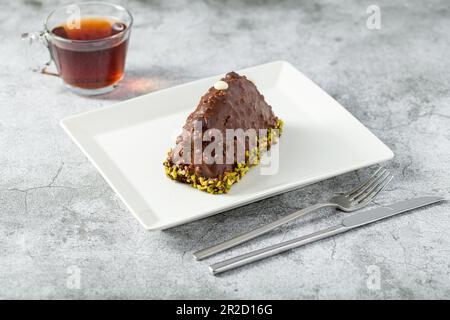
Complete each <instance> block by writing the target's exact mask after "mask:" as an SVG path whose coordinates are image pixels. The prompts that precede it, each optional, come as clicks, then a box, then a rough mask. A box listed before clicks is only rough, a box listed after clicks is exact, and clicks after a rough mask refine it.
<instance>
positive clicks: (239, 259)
mask: <svg viewBox="0 0 450 320" xmlns="http://www.w3.org/2000/svg"><path fill="white" fill-rule="evenodd" d="M444 200H446V199H445V198H443V197H437V196H425V197H418V198H413V199H409V200H404V201H400V202H396V203H394V204H391V205H389V206H383V207H379V208H375V209H371V210H366V211H364V212H361V213H356V214H354V215H351V216H349V217H346V218H344V219H343V220H342V222H341V223H340V224H338V225H335V226H333V227H329V228H326V229H323V230H320V231H317V232H314V233H311V234H308V235H305V236H302V237H299V238H295V239H292V240H288V241H284V242H281V243H278V244H275V245H272V246H269V247H266V248H262V249H258V250H254V251H251V252H248V253H245V254H242V255H239V256H236V257H234V258H231V259H227V260H224V261H221V262H217V263H214V264H212V265H210V266H209V268H210V270H211V272H212V273H213V274H215V275H216V274H219V273H222V272H224V271H228V270H231V269H234V268H237V267H241V266H244V265H247V264H249V263H252V262H254V261H258V260H261V259H264V258H267V257H271V256H273V255H276V254H278V253H281V252H285V251H288V250H291V249H294V248H298V247H300V246H303V245H306V244H308V243H312V242H315V241H318V240H322V239H325V238H328V237H331V236H334V235H337V234H340V233H344V232H347V231H349V230H352V229H356V228H358V227H361V226H364V225H367V224H370V223H373V222H376V221H379V220H382V219H386V218H389V217H392V216H395V215H397V214H400V213H404V212H407V211H410V210H413V209H417V208H420V207H424V206H426V205H430V204H433V203H436V202H440V201H444Z"/></svg>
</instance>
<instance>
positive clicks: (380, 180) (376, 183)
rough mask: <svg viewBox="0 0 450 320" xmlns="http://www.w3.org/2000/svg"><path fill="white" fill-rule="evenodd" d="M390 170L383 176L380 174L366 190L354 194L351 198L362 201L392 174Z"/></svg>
mask: <svg viewBox="0 0 450 320" xmlns="http://www.w3.org/2000/svg"><path fill="white" fill-rule="evenodd" d="M390 174H391V173H390V172H389V170H386V171H385V172H384V173H383V174H382V175H381V176H379V177H378V178H377V179H376V180H374V181H372V183H370V185H368V186H367V187H366V188H365V189H364V190H361V191H359V192H358V193H357V194H356V195H354V196H353V197H352V198H350V200H352V201H356V202H360V201H362V200H363V199H364V198H365V197H366V196H367V195H368V194H369V193H371V192H372V191H373V190H375V189H376V188H377V187H378V186H379V185H380V184H382V183H383V181H384V180H386V178H388V177H389V176H390Z"/></svg>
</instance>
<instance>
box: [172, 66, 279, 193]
mask: <svg viewBox="0 0 450 320" xmlns="http://www.w3.org/2000/svg"><path fill="white" fill-rule="evenodd" d="M282 126H283V122H282V121H281V120H280V119H278V118H277V117H276V116H275V115H274V113H273V111H272V107H271V106H270V105H268V104H267V103H266V101H265V100H264V96H263V95H262V94H261V93H259V91H258V89H257V88H256V86H255V85H254V84H253V82H251V81H250V80H248V79H247V78H246V77H245V76H240V75H238V74H237V73H235V72H230V73H228V74H227V75H226V76H225V77H224V78H222V79H221V80H220V81H218V82H216V83H215V84H214V86H213V87H211V88H210V89H209V90H208V92H207V93H206V94H205V95H204V96H203V97H202V98H201V99H200V102H199V104H198V106H197V108H196V109H195V111H194V112H192V113H191V114H190V115H189V116H188V118H187V120H186V124H185V125H184V126H183V132H182V134H180V135H179V136H178V138H177V141H176V146H175V148H174V149H171V150H170V151H169V153H168V157H167V160H166V161H165V162H164V166H165V172H166V175H167V176H168V177H169V178H171V179H173V180H177V181H180V182H183V183H188V184H190V185H191V186H193V187H194V188H197V189H199V190H203V191H206V192H209V193H213V194H220V193H226V192H228V190H229V189H230V187H231V186H232V185H233V184H234V183H236V182H237V181H239V179H240V178H242V177H243V176H244V175H245V174H246V173H247V171H248V170H249V167H251V166H253V165H256V164H258V163H259V159H260V154H261V152H262V151H264V150H265V149H267V148H270V145H271V144H273V143H276V140H277V139H276V138H277V137H278V136H279V135H280V134H281V130H282ZM243 132H244V133H245V134H244V138H243V139H242V133H243ZM233 133H234V135H233ZM252 133H256V135H252Z"/></svg>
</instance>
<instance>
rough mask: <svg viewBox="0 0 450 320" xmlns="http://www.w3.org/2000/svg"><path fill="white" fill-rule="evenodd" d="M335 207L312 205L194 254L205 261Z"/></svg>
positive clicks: (320, 204) (332, 205)
mask: <svg viewBox="0 0 450 320" xmlns="http://www.w3.org/2000/svg"><path fill="white" fill-rule="evenodd" d="M335 206H336V205H335V204H333V203H318V204H315V205H312V206H310V207H307V208H304V209H302V210H299V211H296V212H293V213H291V214H288V215H287V216H285V217H283V218H280V219H278V220H275V221H274V222H271V223H269V224H266V225H263V226H261V227H259V228H256V229H253V230H251V231H249V232H246V233H243V234H241V235H239V236H237V237H234V238H231V239H229V240H227V241H224V242H221V243H218V244H216V245H213V246H211V247H209V248H205V249H202V250H200V251H197V252H194V257H195V259H197V260H202V259H205V258H207V257H210V256H212V255H214V254H216V253H219V252H222V251H225V250H227V249H229V248H232V247H235V246H237V245H239V244H241V243H244V242H246V241H249V240H251V239H254V238H256V237H258V236H260V235H262V234H264V233H267V232H269V231H271V230H273V229H275V228H278V227H279V226H281V225H283V224H285V223H288V222H290V221H292V220H295V219H297V218H300V217H303V216H304V215H306V214H308V213H310V212H312V211H315V210H318V209H320V208H325V207H335Z"/></svg>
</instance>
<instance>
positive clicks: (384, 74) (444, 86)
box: [0, 0, 450, 299]
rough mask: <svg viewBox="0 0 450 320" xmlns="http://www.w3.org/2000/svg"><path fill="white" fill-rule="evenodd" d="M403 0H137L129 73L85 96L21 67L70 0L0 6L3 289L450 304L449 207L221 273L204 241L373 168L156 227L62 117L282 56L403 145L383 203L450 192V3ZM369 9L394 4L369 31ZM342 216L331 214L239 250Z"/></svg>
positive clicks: (70, 294) (48, 294) (6, 293)
mask: <svg viewBox="0 0 450 320" xmlns="http://www.w3.org/2000/svg"><path fill="white" fill-rule="evenodd" d="M399 2H400V1H398V2H396V3H395V4H394V3H392V2H391V1H376V2H374V1H345V4H343V3H342V4H338V3H337V2H336V1H316V2H314V3H313V2H312V1H302V2H300V1H283V2H276V1H252V2H245V3H244V2H239V1H231V0H230V1H212V0H209V1H200V2H194V1H187V0H186V1H170V2H169V1H148V2H146V1H139V2H138V1H130V2H129V3H127V6H128V7H129V8H130V9H131V11H132V12H133V13H134V15H135V20H136V24H135V27H134V30H133V32H132V39H131V45H130V50H129V57H128V64H127V68H128V72H127V77H126V79H125V80H124V83H123V85H122V86H121V87H120V88H119V89H117V90H116V91H115V92H113V93H111V94H109V95H107V96H104V97H101V98H85V97H80V96H76V95H74V94H72V93H70V92H68V91H67V90H66V89H65V88H64V87H63V86H62V85H61V83H60V80H59V79H58V78H56V77H50V76H43V75H39V74H33V73H30V72H27V70H26V68H25V66H24V64H25V63H24V60H23V56H22V49H23V44H22V43H20V40H19V38H20V37H19V36H20V33H21V32H24V31H30V30H31V31H32V30H37V29H39V28H40V26H41V21H42V19H43V18H44V17H45V15H46V13H48V12H49V11H50V10H51V9H52V8H54V7H55V5H57V2H41V1H39V0H25V1H6V0H0V43H1V47H0V61H1V68H0V298H275V299H276V298H313V299H316V298H364V299H367V298H369V299H370V298H376V299H379V298H406V299H411V298H450V274H449V267H450V233H449V230H450V210H449V209H450V203H444V204H441V205H437V206H433V207H428V208H426V209H424V210H420V211H416V212H413V213H411V214H408V215H403V216H400V217H398V218H395V219H391V220H389V221H385V222H382V223H378V224H376V225H372V226H370V227H366V228H362V229H360V230H358V231H356V232H352V233H348V234H346V235H342V236H339V237H336V238H334V239H331V240H326V241H322V242H320V243H317V244H314V245H310V246H308V247H305V248H303V249H299V250H295V251H292V252H288V253H285V254H282V255H279V256H277V257H274V258H272V259H268V260H265V261H263V262H261V263H258V264H254V265H252V266H249V267H245V268H242V269H240V270H236V271H233V272H230V273H227V274H224V275H222V276H219V277H213V276H211V275H210V274H209V273H208V269H207V263H205V262H201V263H199V262H195V261H194V260H193V259H192V257H191V253H192V251H193V250H195V249H199V248H202V247H204V246H206V245H209V244H211V243H213V242H216V241H218V240H224V239H226V238H227V237H228V236H229V235H230V231H229V230H233V232H238V231H244V230H248V229H249V228H251V227H252V226H256V225H259V224H261V223H263V222H269V221H272V220H274V219H276V218H277V217H280V216H282V215H285V214H287V213H289V212H291V211H293V210H295V209H297V208H302V207H304V206H307V205H309V204H313V203H315V202H316V201H318V200H323V199H326V198H328V197H329V196H331V195H332V194H333V193H334V192H336V191H343V190H346V189H348V188H350V186H353V185H354V184H355V183H357V181H358V180H359V179H363V178H364V177H365V176H366V175H367V174H368V171H369V170H361V171H358V172H354V173H349V174H346V175H344V176H340V177H337V178H335V179H330V180H327V181H323V182H321V183H317V184H314V185H311V186H309V187H306V188H302V189H300V190H296V191H292V192H289V193H285V194H283V195H280V196H277V197H274V198H271V199H267V200H264V201H260V202H257V203H254V204H251V205H247V206H245V207H242V208H239V209H235V210H231V211H228V212H226V213H223V214H219V215H216V216H214V217H211V218H208V219H204V220H201V221H197V222H194V223H190V224H187V225H184V226H181V227H177V228H174V229H171V230H168V231H165V232H147V231H145V230H144V229H143V228H142V227H141V226H140V225H139V223H138V222H137V220H135V219H134V218H133V217H132V215H131V214H130V213H129V212H128V211H127V210H126V209H125V208H124V206H123V204H122V203H121V202H120V200H119V199H118V198H117V197H116V195H115V194H114V192H113V191H112V190H111V189H110V188H109V187H108V185H107V184H106V183H105V181H104V180H103V179H102V177H101V176H100V175H99V174H98V173H97V171H96V170H95V169H94V167H93V166H92V165H91V164H90V163H89V162H88V161H87V159H86V158H85V157H84V156H83V155H82V154H81V152H80V151H79V150H78V148H77V147H76V146H75V145H74V143H73V142H72V141H71V140H69V138H68V137H67V136H66V135H65V134H64V133H63V131H62V129H61V128H60V127H59V124H58V122H59V120H60V119H62V118H63V117H66V116H69V115H73V114H77V113H79V112H82V111H87V110H94V109H95V108H98V107H100V106H104V105H110V104H112V103H114V102H116V101H119V100H124V99H128V98H131V97H134V96H137V95H141V94H144V93H147V92H151V91H154V90H158V89H161V88H165V87H170V86H172V85H176V84H180V83H183V82H187V81H190V80H195V79H199V78H202V77H205V76H210V75H214V74H218V73H223V72H226V71H229V70H232V69H239V68H243V67H247V66H253V65H257V64H260V63H264V62H269V61H273V60H280V59H284V60H287V61H289V62H291V63H292V64H294V65H295V66H296V67H298V68H299V69H300V70H301V71H302V72H304V73H305V74H306V75H307V76H309V77H310V78H311V79H312V80H313V81H315V82H316V83H318V84H319V85H320V86H321V87H322V88H324V89H325V90H326V91H327V92H329V93H330V94H331V95H333V96H334V97H335V98H336V99H337V100H338V101H339V102H340V103H342V104H343V105H344V106H345V107H346V108H347V109H348V110H349V111H350V112H351V113H352V114H354V115H355V116H356V117H357V118H358V119H359V120H360V121H361V122H362V123H364V124H365V125H366V126H367V127H369V128H370V129H371V130H373V132H374V133H375V134H376V135H377V136H379V137H380V138H381V139H382V140H383V141H384V142H385V143H386V144H387V145H388V146H389V147H390V148H392V150H393V151H394V152H395V154H396V157H395V158H394V160H392V161H391V162H389V163H388V164H387V166H388V167H389V168H390V169H391V170H392V171H393V172H394V173H395V175H396V179H395V181H393V183H392V184H391V185H390V187H389V188H388V190H387V191H386V192H384V193H383V194H382V195H380V197H379V198H378V199H377V204H388V203H391V202H393V201H395V200H401V199H405V198H409V197H413V196H417V195H423V194H437V195H441V196H445V197H448V198H450V195H449V194H450V129H449V128H450V106H449V105H450V97H449V87H450V75H449V70H450V55H449V52H450V43H449V34H450V19H449V15H450V10H449V7H450V4H449V2H448V1H447V0H443V1H426V2H424V1H419V0H417V1H408V2H406V1H405V2H406V3H404V4H400V3H399ZM371 4H376V5H379V6H380V8H381V14H382V28H381V30H368V29H367V28H366V19H367V17H368V14H366V8H367V6H369V5H371ZM342 216H343V213H339V212H331V211H323V212H321V213H319V214H316V215H314V216H311V217H309V218H308V219H305V221H302V222H297V223H293V224H291V225H289V226H287V227H285V228H283V229H282V230H280V231H278V232H274V233H272V234H271V235H270V236H268V237H264V238H262V239H261V240H259V241H255V242H252V243H250V244H249V245H248V246H245V247H243V248H239V249H237V250H234V252H233V254H235V253H238V252H242V251H244V250H247V249H249V248H256V247H258V246H262V245H267V244H269V243H274V242H277V241H280V240H281V239H288V238H290V237H293V236H296V235H301V234H304V233H305V232H309V231H312V230H317V229H319V228H322V227H324V226H326V225H331V224H333V223H335V222H336V221H338V219H339V218H341V217H342ZM230 255H231V253H226V254H223V255H221V256H219V257H216V258H214V259H211V260H210V261H211V262H212V261H217V260H218V259H221V258H224V257H228V256H230ZM370 266H375V267H370ZM368 268H369V271H370V270H372V269H373V268H375V269H377V268H379V271H380V279H381V282H380V285H381V286H380V289H379V290H371V289H370V288H371V287H370V286H369V287H368V286H367V280H368V273H367V270H368ZM78 271H79V273H80V279H81V282H80V288H79V289H76V288H74V287H76V281H75V282H73V281H72V280H73V279H75V278H74V276H73V275H71V273H75V276H76V274H77V272H78Z"/></svg>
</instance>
